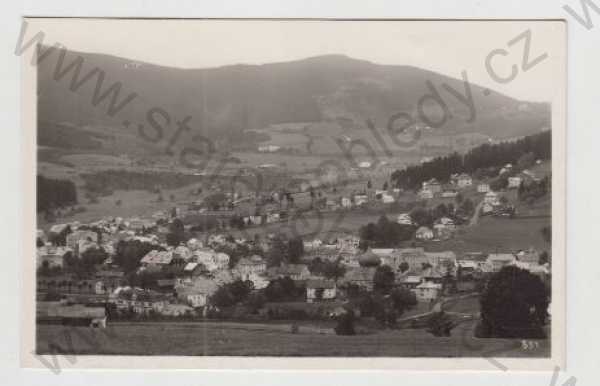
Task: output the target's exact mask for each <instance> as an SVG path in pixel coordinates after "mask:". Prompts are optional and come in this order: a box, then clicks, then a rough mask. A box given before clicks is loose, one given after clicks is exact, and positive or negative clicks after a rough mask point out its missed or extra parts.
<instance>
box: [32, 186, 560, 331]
mask: <svg viewBox="0 0 600 386" xmlns="http://www.w3.org/2000/svg"><path fill="white" fill-rule="evenodd" d="M488 193H489V192H488ZM486 197H487V194H486ZM398 222H399V223H403V224H412V220H411V218H410V215H409V214H403V215H400V216H399V217H398ZM454 227H455V225H454V223H453V222H452V220H451V219H449V218H441V219H439V220H438V221H436V224H435V225H434V227H433V229H428V228H426V227H421V228H419V229H418V230H417V235H416V237H417V238H419V239H422V240H429V239H432V238H434V237H440V238H441V237H446V232H451V230H452V229H454ZM149 229H151V231H148V230H149ZM160 229H161V228H160V226H157V222H156V219H153V220H143V219H138V218H132V219H120V218H112V219H103V220H100V221H97V222H94V223H90V224H80V223H77V222H73V223H70V224H60V225H55V226H52V227H51V228H50V230H49V231H48V233H45V232H43V231H38V234H37V237H38V249H37V266H38V268H41V267H44V268H55V269H54V271H52V272H47V271H46V273H43V274H42V273H40V272H41V271H38V275H37V292H38V294H40V299H41V298H42V296H43V295H44V294H48V293H57V294H60V295H61V296H62V297H63V298H65V297H66V298H67V299H69V302H70V303H75V304H78V305H79V306H81V305H82V304H90V303H102V302H104V303H105V304H106V303H110V304H112V305H114V307H115V308H116V309H117V310H120V311H124V312H125V311H127V312H133V313H140V314H142V313H144V314H145V313H150V312H154V313H158V314H163V315H183V314H185V313H187V312H191V311H197V310H199V309H202V310H206V309H207V308H208V307H210V306H211V296H212V295H213V294H214V293H215V292H216V291H217V290H218V288H219V287H221V286H222V285H224V284H226V283H231V282H233V281H235V280H243V281H249V282H251V283H252V286H251V287H252V288H253V290H261V289H264V288H266V287H267V286H268V285H269V283H271V282H272V281H273V280H277V279H281V278H290V279H292V280H293V281H294V282H296V283H298V287H299V288H305V295H306V296H305V301H306V302H308V303H314V302H320V301H332V300H336V299H340V298H343V297H344V291H345V289H347V288H349V287H350V286H351V287H358V288H362V289H364V290H366V291H371V290H373V287H374V276H375V272H376V271H377V269H378V267H380V266H384V265H385V266H389V267H390V268H391V270H392V271H393V272H394V276H395V285H396V286H398V287H402V288H406V289H408V290H410V291H412V292H414V293H415V296H416V298H417V300H419V301H422V302H433V301H435V300H436V299H437V298H438V297H439V296H441V295H442V293H443V291H444V283H445V280H448V278H454V279H456V278H457V277H458V275H459V274H458V273H459V272H460V275H462V278H465V279H468V278H470V277H475V276H477V275H479V274H483V273H490V272H496V271H498V270H499V269H501V268H502V267H504V266H506V265H515V266H519V267H521V268H524V269H527V270H529V271H531V272H532V273H535V274H539V275H548V274H549V268H548V266H547V265H540V264H539V254H538V253H537V252H536V251H534V250H527V251H520V252H518V253H514V254H513V253H491V254H487V255H484V254H465V255H464V256H460V257H457V256H456V254H455V253H454V252H452V251H442V252H429V251H426V250H425V249H424V248H373V249H368V250H367V251H361V250H360V249H359V242H360V239H359V238H358V237H357V236H356V235H353V234H345V233H342V234H337V235H334V236H332V237H330V238H329V239H327V240H320V239H313V240H305V241H304V242H303V246H304V256H302V257H301V262H300V263H298V264H281V265H279V266H275V267H269V266H268V265H267V261H266V259H265V258H264V257H263V256H261V253H260V252H258V251H263V252H266V251H267V250H268V249H269V247H270V246H269V238H267V240H264V241H257V240H253V241H248V240H244V239H233V238H231V237H227V236H226V235H224V234H217V233H215V234H211V235H209V236H208V237H207V238H206V239H205V240H198V239H194V238H192V239H189V240H187V241H186V242H183V243H181V244H180V245H178V246H176V247H172V246H168V245H167V244H166V243H165V242H164V238H163V237H161V234H160ZM121 240H123V241H130V240H138V241H140V242H143V243H146V244H149V245H153V246H156V248H155V249H151V250H149V251H148V252H147V253H145V254H144V255H143V256H141V258H140V260H139V263H138V266H137V267H136V268H135V271H134V273H135V274H136V275H137V276H139V277H142V276H147V277H150V278H152V282H151V284H148V283H146V285H143V286H141V285H140V287H137V286H135V285H133V283H132V282H130V278H129V277H128V275H126V274H125V272H124V270H123V268H122V267H120V266H119V265H118V264H116V263H115V259H114V257H115V253H116V251H115V250H116V246H117V243H118V242H119V241H121ZM257 243H258V244H257ZM239 246H246V247H253V248H251V249H250V248H249V249H248V250H253V251H255V252H254V253H257V254H251V255H248V256H245V257H241V258H239V259H238V260H237V261H232V260H231V257H230V256H229V255H228V254H227V253H225V252H223V251H227V250H232V249H235V248H236V247H239ZM90 248H100V249H102V250H103V251H104V252H106V255H107V258H106V260H105V261H104V262H102V263H101V264H97V265H96V266H94V270H93V272H89V273H88V274H87V276H85V277H81V275H75V274H74V273H72V272H69V270H68V269H65V268H66V264H65V260H66V259H67V258H68V257H70V258H76V259H80V258H81V257H82V254H84V253H85V252H86V251H87V250H89V249H90ZM262 254H263V255H264V253H262ZM317 257H318V258H320V259H321V260H323V261H331V262H337V263H338V264H341V265H343V266H344V270H343V274H342V275H341V276H340V277H335V278H332V277H325V276H323V274H317V273H313V272H311V271H310V269H309V266H310V264H311V261H312V260H313V259H315V258H317ZM141 287H143V288H141ZM54 300H55V299H54ZM63 307H66V306H65V305H64V304H60V305H56V307H55V308H57V309H58V308H60V309H61V310H62V311H60V312H59V311H56V312H54V311H52V312H49V311H47V309H45V311H44V312H43V315H45V316H44V317H47V318H53V317H64V318H69V315H72V314H75V315H76V314H80V315H83V316H82V317H83V320H90V321H93V323H95V324H99V325H103V324H105V320H103V319H102V317H100V316H98V315H96V314H95V311H94V312H91V311H90V312H88V311H89V310H86V309H82V310H80V308H81V307H80V308H70V309H67V308H63ZM77 310H79V311H81V312H79V311H77ZM53 312H54V313H53ZM61 312H62V314H61ZM86 313H89V315H88V314H86ZM63 314H64V315H66V316H64V315H63ZM61 315H62V316H61ZM86 315H87V316H86ZM90 323H91V322H90Z"/></svg>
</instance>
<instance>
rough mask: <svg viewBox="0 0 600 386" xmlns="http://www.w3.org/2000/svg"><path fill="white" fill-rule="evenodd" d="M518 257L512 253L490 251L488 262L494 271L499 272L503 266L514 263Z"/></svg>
mask: <svg viewBox="0 0 600 386" xmlns="http://www.w3.org/2000/svg"><path fill="white" fill-rule="evenodd" d="M516 261H517V258H516V257H515V255H513V254H512V253H490V254H489V255H488V258H487V263H488V264H489V265H490V266H491V268H492V271H493V272H498V271H500V270H501V269H502V268H504V267H506V266H509V265H513V264H514V263H515V262H516Z"/></svg>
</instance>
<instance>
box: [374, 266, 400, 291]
mask: <svg viewBox="0 0 600 386" xmlns="http://www.w3.org/2000/svg"><path fill="white" fill-rule="evenodd" d="M394 280H395V278H394V271H392V268H391V267H390V266H388V265H382V266H379V267H377V270H376V271H375V275H374V276H373V288H374V289H375V290H376V291H378V292H381V293H384V294H388V293H390V291H391V290H392V288H393V287H394Z"/></svg>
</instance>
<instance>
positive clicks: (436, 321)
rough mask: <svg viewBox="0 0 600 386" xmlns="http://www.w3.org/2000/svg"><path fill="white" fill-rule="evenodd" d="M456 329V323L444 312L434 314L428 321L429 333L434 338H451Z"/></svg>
mask: <svg viewBox="0 0 600 386" xmlns="http://www.w3.org/2000/svg"><path fill="white" fill-rule="evenodd" d="M454 327H456V325H455V323H454V322H453V321H452V319H451V318H450V316H448V314H446V313H445V312H444V311H440V312H436V313H434V314H433V315H431V316H430V317H429V319H428V320H427V332H429V333H431V334H432V335H433V336H450V332H451V331H452V329H453V328H454Z"/></svg>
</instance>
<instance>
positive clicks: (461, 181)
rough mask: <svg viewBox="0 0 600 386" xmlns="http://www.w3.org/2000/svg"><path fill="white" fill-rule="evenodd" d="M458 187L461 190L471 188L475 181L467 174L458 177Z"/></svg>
mask: <svg viewBox="0 0 600 386" xmlns="http://www.w3.org/2000/svg"><path fill="white" fill-rule="evenodd" d="M456 185H457V186H458V187H459V188H466V187H469V186H471V185H473V179H472V178H471V176H470V175H468V174H466V173H462V174H460V175H459V176H458V177H456Z"/></svg>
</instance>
